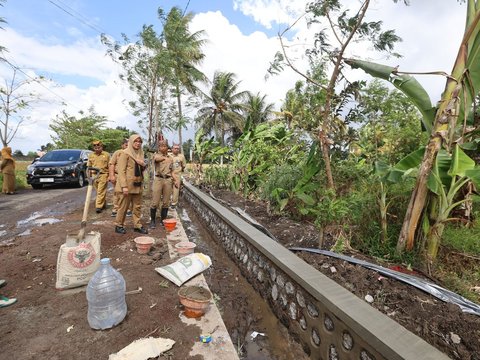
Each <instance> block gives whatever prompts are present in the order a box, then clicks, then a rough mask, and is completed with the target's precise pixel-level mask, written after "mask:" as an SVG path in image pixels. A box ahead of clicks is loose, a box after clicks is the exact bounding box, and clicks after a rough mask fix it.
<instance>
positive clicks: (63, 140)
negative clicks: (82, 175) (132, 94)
mask: <svg viewBox="0 0 480 360" xmlns="http://www.w3.org/2000/svg"><path fill="white" fill-rule="evenodd" d="M79 115H80V116H79V117H76V116H73V115H69V114H68V113H67V112H66V111H62V112H61V114H59V115H57V116H56V117H55V119H53V120H52V122H51V123H50V125H49V129H50V130H51V131H53V132H54V134H55V135H52V136H51V138H52V141H53V143H54V146H55V147H56V148H70V149H72V148H78V149H87V148H88V147H89V146H90V145H91V142H92V140H95V139H97V138H99V136H98V134H99V131H100V130H102V129H104V128H105V124H106V123H107V118H106V117H105V116H100V115H98V114H97V113H96V112H95V109H94V108H93V107H92V108H90V109H89V111H88V112H87V113H85V112H84V111H80V112H79ZM102 141H103V139H102Z"/></svg>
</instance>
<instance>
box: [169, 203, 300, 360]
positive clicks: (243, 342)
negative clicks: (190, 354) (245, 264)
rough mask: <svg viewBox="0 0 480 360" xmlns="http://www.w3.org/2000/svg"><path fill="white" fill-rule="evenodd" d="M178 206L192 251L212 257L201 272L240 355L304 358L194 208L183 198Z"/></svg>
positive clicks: (259, 359)
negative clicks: (193, 246)
mask: <svg viewBox="0 0 480 360" xmlns="http://www.w3.org/2000/svg"><path fill="white" fill-rule="evenodd" d="M182 205H183V207H182V208H179V209H178V215H179V217H180V218H181V221H182V223H183V227H184V229H185V232H186V233H187V236H188V238H189V239H190V241H193V242H195V243H196V244H197V247H196V249H195V251H196V252H201V253H204V254H207V255H208V256H210V257H211V259H212V266H211V267H210V268H209V269H208V270H207V271H205V272H204V273H203V274H204V276H205V279H206V281H207V283H208V286H209V287H210V290H211V291H212V292H213V293H214V301H216V303H217V307H218V308H219V310H220V312H221V314H222V318H223V321H224V322H225V325H226V327H227V329H228V332H229V333H230V337H231V338H232V341H233V343H234V345H235V347H236V348H237V352H238V354H239V356H240V358H242V359H248V360H270V359H275V360H302V359H308V356H307V355H306V354H305V353H304V351H303V350H302V348H301V346H300V345H299V344H298V343H297V342H295V341H294V340H293V339H291V337H290V335H289V334H288V332H287V329H286V328H285V326H284V325H283V324H281V323H280V321H279V320H278V319H277V318H276V317H275V315H274V314H273V313H272V311H271V310H270V308H269V306H268V304H267V302H266V301H265V300H264V299H263V298H262V297H261V296H260V295H259V294H258V293H257V292H256V291H255V290H254V289H253V287H252V286H251V285H250V284H249V283H248V281H247V280H246V279H245V278H243V276H242V275H241V273H240V270H239V269H238V268H237V266H236V265H235V263H234V262H233V261H232V260H231V259H230V258H229V257H228V255H227V254H226V253H225V251H224V250H223V248H222V247H221V246H220V245H218V243H217V242H216V241H215V239H214V237H213V236H212V234H211V232H210V230H209V229H208V228H207V227H206V226H205V225H204V224H203V223H202V221H201V220H200V219H199V218H198V217H197V216H196V214H195V211H194V210H193V209H192V208H191V207H190V206H189V205H188V203H186V202H185V201H184V202H183V204H182ZM214 335H215V334H213V336H214Z"/></svg>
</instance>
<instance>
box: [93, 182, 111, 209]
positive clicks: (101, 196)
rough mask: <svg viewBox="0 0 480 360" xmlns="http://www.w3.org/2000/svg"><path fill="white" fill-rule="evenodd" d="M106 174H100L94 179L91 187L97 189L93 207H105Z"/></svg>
mask: <svg viewBox="0 0 480 360" xmlns="http://www.w3.org/2000/svg"><path fill="white" fill-rule="evenodd" d="M107 184H108V174H100V175H99V176H98V178H97V180H95V181H94V183H93V187H94V188H95V190H96V191H97V196H96V198H95V208H97V209H103V208H104V207H105V198H106V196H107Z"/></svg>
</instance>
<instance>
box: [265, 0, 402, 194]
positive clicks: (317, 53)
mask: <svg viewBox="0 0 480 360" xmlns="http://www.w3.org/2000/svg"><path fill="white" fill-rule="evenodd" d="M369 6H370V0H362V1H360V7H359V8H358V10H357V12H356V13H354V14H353V15H349V10H344V9H342V4H341V1H340V0H317V1H313V2H311V3H309V4H308V5H307V16H308V18H309V20H308V22H309V24H310V25H313V24H316V23H320V24H321V26H322V30H320V31H319V32H318V33H316V34H315V37H314V41H313V42H314V44H315V46H314V47H313V48H311V49H308V50H307V55H308V56H309V57H310V59H312V63H314V64H316V63H318V61H319V60H320V61H326V62H328V63H329V66H330V67H331V69H330V70H331V73H330V79H329V80H328V83H327V84H326V85H324V84H322V83H318V82H316V81H315V80H313V79H311V78H309V77H308V76H307V75H305V74H304V73H302V72H301V71H299V70H298V69H297V68H296V66H295V64H293V63H292V61H291V60H290V58H289V57H288V54H287V52H286V47H285V45H284V35H285V33H286V32H287V31H288V30H289V29H290V28H291V27H289V28H287V29H286V30H285V31H284V32H282V33H281V34H279V39H280V44H281V47H282V52H279V53H277V54H276V57H275V60H274V62H273V63H272V66H271V69H270V72H272V73H275V72H277V71H279V70H281V69H282V68H283V67H284V66H285V65H286V66H289V67H290V68H292V69H293V70H294V71H296V72H297V73H299V74H300V75H302V76H303V77H305V78H306V79H307V80H308V81H309V82H310V83H312V84H316V85H317V86H318V87H319V88H320V89H321V91H324V92H325V100H324V103H323V104H322V106H320V107H319V108H318V109H317V119H318V120H317V121H318V123H319V126H318V131H317V138H318V141H319V143H320V145H321V149H322V157H323V161H324V165H325V172H326V177H327V186H328V187H329V188H331V189H332V190H334V189H335V183H334V179H333V175H332V170H331V165H330V161H331V160H330V149H331V145H332V144H333V141H332V139H331V132H332V124H333V123H335V122H337V121H338V119H339V117H338V113H337V111H336V110H337V109H338V108H339V106H340V107H341V102H342V101H343V99H345V98H346V96H345V95H347V91H350V92H353V91H355V88H356V87H357V86H356V84H353V85H354V86H351V85H352V84H349V83H347V84H345V85H344V90H343V96H342V98H343V99H342V98H339V97H337V94H336V89H337V88H338V87H339V83H340V81H341V80H343V79H344V76H343V74H342V68H343V66H344V62H343V57H344V54H345V52H346V50H347V48H348V47H349V46H350V45H351V44H353V43H358V42H361V41H370V42H371V43H372V45H373V47H374V49H375V50H377V51H384V52H387V53H390V54H392V55H396V54H395V53H393V47H394V44H395V43H396V42H397V41H399V40H400V38H399V37H398V36H396V35H395V32H394V31H393V30H388V31H382V29H381V26H382V22H381V21H371V22H367V21H366V20H365V14H366V13H367V10H368V8H369ZM332 37H333V39H334V40H333V42H332V41H331V40H330V38H332Z"/></svg>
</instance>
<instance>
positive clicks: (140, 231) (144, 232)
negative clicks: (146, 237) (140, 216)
mask: <svg viewBox="0 0 480 360" xmlns="http://www.w3.org/2000/svg"><path fill="white" fill-rule="evenodd" d="M133 231H135V232H138V233H140V234H148V230H147V229H145V228H144V227H143V226H142V227H139V228H135V229H133Z"/></svg>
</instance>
